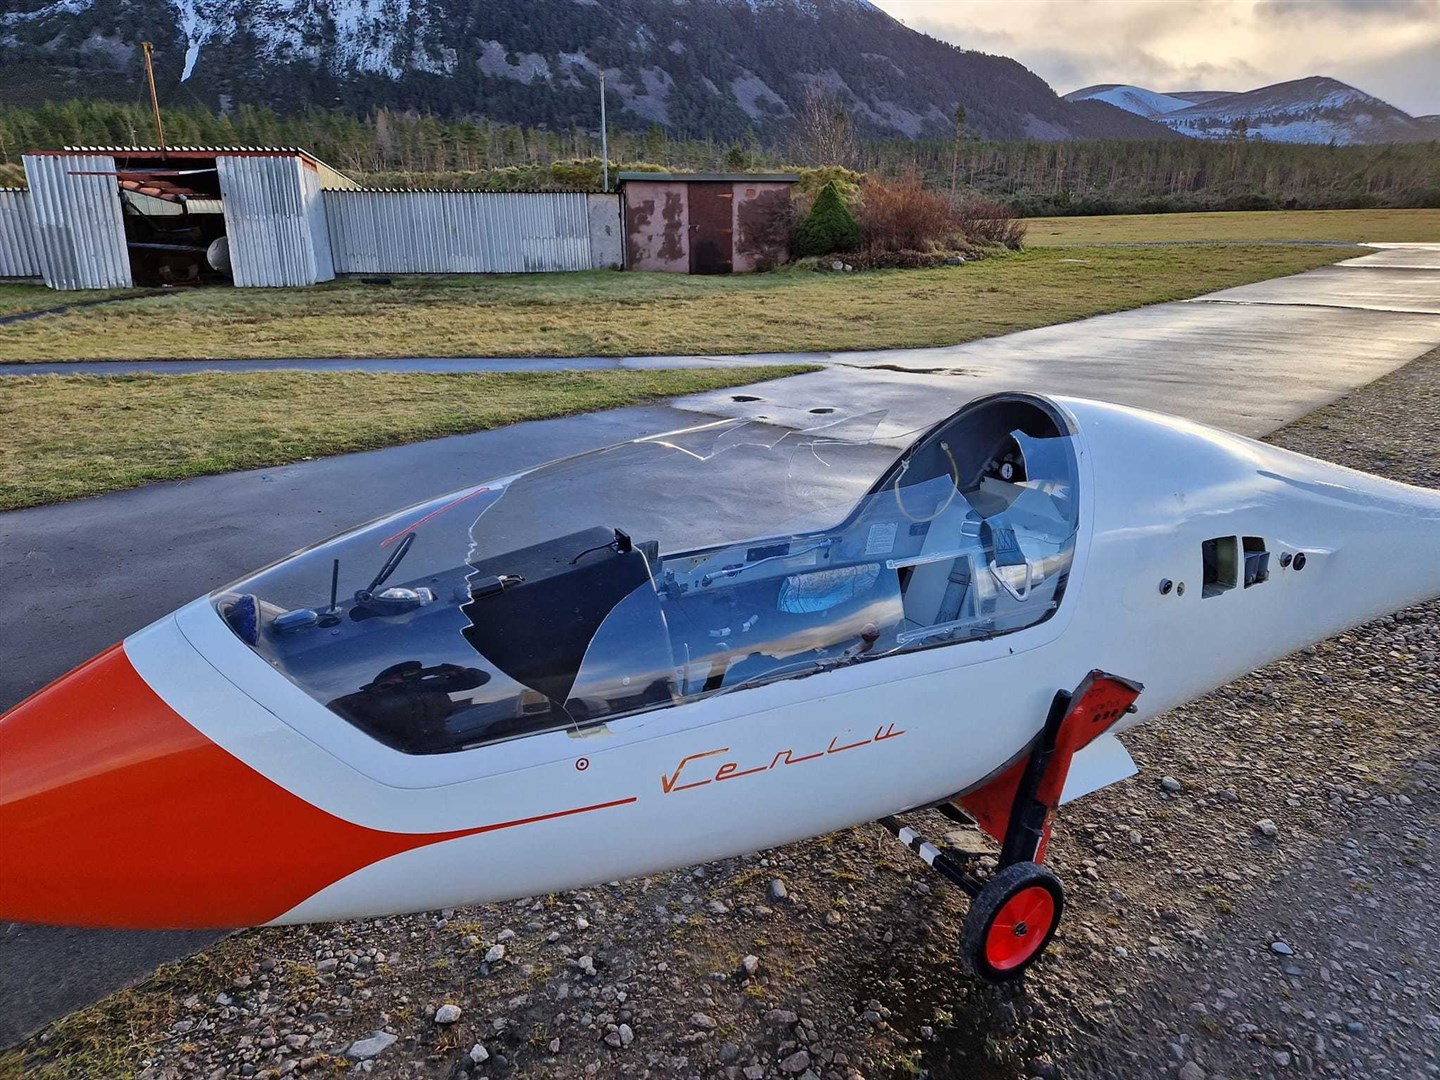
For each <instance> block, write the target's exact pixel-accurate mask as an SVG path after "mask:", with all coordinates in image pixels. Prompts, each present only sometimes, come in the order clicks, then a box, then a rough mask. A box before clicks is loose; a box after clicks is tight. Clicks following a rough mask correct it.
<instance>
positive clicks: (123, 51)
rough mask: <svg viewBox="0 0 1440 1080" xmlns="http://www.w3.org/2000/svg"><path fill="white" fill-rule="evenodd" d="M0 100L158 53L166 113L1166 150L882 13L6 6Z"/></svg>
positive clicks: (524, 5) (673, 3)
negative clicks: (421, 116)
mask: <svg viewBox="0 0 1440 1080" xmlns="http://www.w3.org/2000/svg"><path fill="white" fill-rule="evenodd" d="M6 7H7V8H8V13H6V14H3V15H0V103H5V102H7V101H8V102H11V103H17V104H18V103H24V104H32V103H36V102H38V101H40V100H45V99H54V98H57V97H74V96H76V95H88V96H95V97H108V98H113V99H119V100H124V101H134V100H136V96H137V94H138V93H140V92H141V81H140V80H141V76H140V71H141V67H140V57H139V49H138V43H139V42H140V41H153V42H154V43H155V46H156V49H155V56H156V63H157V77H158V78H159V80H160V83H161V100H162V103H163V102H167V101H173V102H176V103H181V102H184V103H190V104H193V103H196V102H203V103H205V104H208V105H212V106H218V107H225V106H228V105H230V104H233V103H241V102H243V103H254V104H268V105H272V106H275V107H277V108H280V109H294V108H297V107H300V106H303V105H307V104H313V105H319V106H327V107H334V106H341V107H344V108H347V109H350V110H352V111H357V112H363V111H367V110H369V109H371V108H374V107H377V106H382V105H383V106H387V107H390V108H398V109H411V110H417V111H421V112H430V113H434V114H438V115H444V116H455V115H483V116H487V117H489V118H491V119H493V120H497V121H505V122H515V123H525V124H531V125H548V126H551V127H555V128H568V127H570V126H572V125H576V126H580V127H583V128H587V129H588V128H595V127H597V126H598V123H597V118H596V116H595V113H596V100H597V91H596V84H597V81H598V76H599V73H600V72H601V71H603V72H604V73H605V75H606V83H607V88H608V90H609V92H610V97H609V101H610V106H611V113H610V115H611V121H612V123H616V124H620V125H624V126H628V127H632V128H646V127H649V126H650V125H652V124H658V125H661V126H662V127H664V128H666V129H668V130H670V131H672V132H675V133H677V134H684V135H692V136H709V137H713V138H720V139H739V138H743V137H745V136H746V135H747V134H748V133H750V132H754V133H756V134H757V135H758V136H759V137H761V138H762V139H763V138H771V137H774V136H776V135H778V134H780V133H782V132H783V131H784V129H785V127H786V125H787V122H789V121H791V120H792V118H793V117H794V116H795V114H796V112H797V111H798V110H799V109H800V108H801V106H802V104H803V102H804V100H805V98H806V96H807V94H808V93H809V92H810V91H811V90H812V89H818V90H821V91H824V92H825V93H827V94H830V95H833V96H834V97H835V98H837V99H838V100H840V101H841V102H842V103H843V104H844V106H845V108H846V110H847V112H848V113H849V115H850V116H851V117H852V119H853V120H854V122H855V125H856V127H857V128H858V129H859V130H860V132H861V133H862V134H865V135H868V136H880V137H901V136H908V137H920V136H942V137H949V136H950V135H951V134H952V133H953V130H954V129H953V123H952V117H953V115H954V111H955V106H956V105H957V103H963V104H964V106H965V109H966V113H967V119H968V125H969V128H970V130H971V131H972V132H973V133H975V134H978V135H982V136H986V137H990V138H1022V137H1028V138H1035V139H1047V140H1055V139H1071V138H1094V137H1135V138H1155V137H1157V136H1161V137H1164V136H1167V135H1168V133H1167V131H1166V130H1165V129H1164V128H1160V127H1157V126H1156V125H1154V124H1151V123H1150V122H1148V121H1147V120H1145V119H1143V118H1138V117H1136V116H1134V115H1132V114H1131V113H1129V112H1127V111H1125V110H1123V109H1117V108H1114V107H1113V106H1111V105H1109V104H1108V103H1104V102H1078V103H1072V102H1067V101H1063V100H1061V99H1060V98H1059V97H1058V96H1057V95H1056V94H1055V93H1054V91H1052V90H1051V89H1050V87H1049V86H1048V85H1046V83H1045V82H1044V81H1043V80H1042V79H1040V78H1039V77H1038V76H1036V75H1034V74H1032V73H1031V72H1030V71H1028V70H1026V69H1025V68H1024V67H1022V66H1021V65H1020V64H1018V63H1016V62H1015V61H1014V60H1010V59H1007V58H1005V57H1001V56H990V55H987V54H985V53H980V52H971V51H966V50H962V49H958V48H956V47H954V46H952V45H948V44H946V43H944V42H941V41H938V40H936V39H935V38H931V37H927V36H926V35H924V34H920V33H918V32H916V31H913V30H910V29H909V28H907V27H905V26H904V25H902V24H901V23H899V22H898V21H896V20H895V19H893V18H891V17H890V16H888V15H886V14H884V13H883V12H881V11H880V10H879V9H878V8H875V7H873V6H872V5H871V4H869V3H868V2H867V0H247V2H245V3H235V2H232V0H8V3H7V4H6Z"/></svg>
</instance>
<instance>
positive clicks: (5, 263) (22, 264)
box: [0, 188, 40, 278]
mask: <svg viewBox="0 0 1440 1080" xmlns="http://www.w3.org/2000/svg"><path fill="white" fill-rule="evenodd" d="M39 276H40V249H39V247H37V246H36V244H35V228H34V226H33V225H32V224H31V221H30V192H29V191H27V190H26V189H25V188H0V278H16V277H18V278H36V277H39Z"/></svg>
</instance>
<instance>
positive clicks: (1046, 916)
mask: <svg viewBox="0 0 1440 1080" xmlns="http://www.w3.org/2000/svg"><path fill="white" fill-rule="evenodd" d="M1142 689H1143V687H1142V686H1141V685H1140V684H1139V683H1137V682H1133V681H1131V680H1129V679H1122V678H1120V677H1119V676H1117V675H1110V674H1107V673H1106V672H1103V671H1098V670H1097V671H1092V672H1090V673H1089V674H1088V675H1086V676H1085V678H1084V679H1082V680H1081V682H1080V685H1079V686H1077V687H1076V688H1075V690H1074V691H1073V692H1067V691H1064V690H1062V691H1060V692H1059V693H1057V694H1056V695H1055V698H1054V700H1053V701H1051V703H1050V713H1049V715H1048V716H1047V717H1046V718H1045V727H1044V728H1043V729H1042V730H1041V732H1040V734H1039V736H1038V737H1037V738H1036V740H1035V742H1034V744H1033V745H1032V746H1031V748H1030V752H1029V753H1028V754H1027V755H1026V756H1024V757H1022V758H1021V759H1020V760H1019V761H1017V762H1015V764H1014V765H1012V766H1010V767H1009V768H1007V769H1005V770H1004V771H1003V772H1001V773H999V774H997V775H996V776H994V777H992V778H991V779H989V780H987V781H986V782H985V783H984V784H982V785H981V786H980V787H978V788H976V789H975V790H973V791H971V792H969V793H967V794H965V795H961V796H959V797H958V798H955V799H953V800H949V801H946V802H944V803H941V804H940V805H939V806H937V807H936V809H938V810H940V812H941V813H943V814H945V816H946V817H949V818H951V819H952V820H954V821H959V822H963V823H964V824H967V825H969V824H972V823H973V824H975V825H978V826H979V827H980V829H981V830H982V831H983V832H985V833H986V834H988V835H989V836H990V837H991V838H992V839H993V840H995V841H996V842H997V843H998V844H999V845H1000V860H999V867H998V868H997V869H996V871H995V873H994V874H993V875H990V876H988V877H986V876H982V875H981V874H979V873H977V872H976V871H975V870H974V869H973V868H971V867H970V866H967V865H965V864H964V863H962V862H960V861H957V860H956V859H954V858H952V857H951V856H949V855H947V854H945V853H944V852H943V851H941V850H940V849H939V848H937V847H936V846H935V845H934V844H931V843H930V842H929V841H927V840H925V839H923V838H922V837H921V836H919V835H918V834H917V833H916V832H915V831H914V830H913V829H911V828H909V827H908V826H904V825H901V824H900V823H899V822H898V821H897V820H895V818H893V817H890V818H883V819H882V820H881V822H880V824H882V825H884V826H885V828H887V829H889V830H890V832H891V833H892V834H893V835H894V836H895V837H896V839H898V840H899V841H900V842H901V843H902V844H904V845H905V846H906V847H908V848H909V849H910V850H911V851H913V852H914V853H915V854H917V855H919V856H920V858H921V859H923V860H924V861H925V862H926V863H927V864H928V865H929V866H930V867H931V869H933V870H934V871H935V872H936V873H938V874H939V875H940V876H941V877H943V878H945V879H946V880H947V881H949V882H950V883H951V884H953V885H955V886H957V887H958V888H960V889H961V890H963V891H964V892H965V894H966V895H967V896H969V897H970V901H971V902H970V911H969V913H968V914H967V915H966V917H965V933H964V939H963V952H964V955H965V959H966V962H967V963H968V964H969V965H970V967H971V968H972V969H973V970H974V971H975V973H976V974H977V975H979V976H980V977H981V978H984V979H986V980H988V981H990V982H1004V981H1006V980H1008V979H1013V978H1016V977H1017V976H1019V975H1020V974H1021V973H1022V972H1024V971H1025V969H1026V968H1028V967H1029V966H1030V965H1031V964H1033V963H1034V962H1035V961H1036V960H1037V959H1039V957H1040V954H1041V953H1042V952H1044V951H1045V946H1047V945H1048V944H1049V943H1050V939H1051V938H1052V937H1053V936H1054V935H1055V929H1056V927H1057V926H1058V925H1059V923H1060V916H1061V914H1062V913H1063V911H1064V909H1065V892H1064V889H1063V888H1062V887H1061V884H1060V879H1059V878H1057V877H1056V876H1055V875H1054V874H1053V873H1051V872H1050V870H1049V869H1047V868H1046V867H1045V866H1044V865H1043V864H1044V861H1045V849H1046V847H1047V845H1048V844H1049V842H1050V829H1051V825H1052V824H1053V822H1054V818H1055V811H1056V809H1057V808H1058V807H1059V805H1060V794H1061V792H1062V791H1064V789H1065V779H1066V777H1067V776H1068V775H1069V773H1070V762H1071V759H1073V758H1074V756H1075V755H1076V754H1077V753H1079V752H1080V751H1081V750H1083V749H1084V748H1085V747H1087V746H1089V745H1090V743H1091V742H1093V741H1094V740H1095V739H1096V738H1097V737H1099V736H1100V735H1102V734H1104V733H1105V732H1106V731H1108V730H1109V729H1110V728H1111V727H1112V726H1113V725H1114V724H1115V722H1116V721H1117V720H1119V719H1120V718H1121V717H1122V716H1124V715H1125V714H1126V713H1128V712H1133V711H1134V708H1135V701H1136V699H1137V698H1138V697H1139V696H1140V691H1141V690H1142ZM957 804H958V805H957Z"/></svg>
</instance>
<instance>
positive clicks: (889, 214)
mask: <svg viewBox="0 0 1440 1080" xmlns="http://www.w3.org/2000/svg"><path fill="white" fill-rule="evenodd" d="M861 194H862V198H863V201H862V202H861V204H860V210H859V215H858V217H859V223H860V237H861V242H862V244H863V246H864V248H865V250H866V251H868V252H871V253H878V252H899V251H907V252H921V251H934V250H938V249H942V248H949V247H950V246H951V244H950V240H951V236H952V234H953V233H954V232H955V228H954V222H953V220H952V218H953V213H952V210H951V206H950V202H949V200H948V199H946V198H945V196H943V195H941V194H939V193H938V192H934V191H926V190H925V186H924V185H923V184H922V183H921V182H920V177H919V175H918V174H916V173H910V174H908V175H907V176H904V177H902V178H901V179H899V180H891V181H885V180H880V179H877V178H874V177H870V178H867V179H866V181H865V186H864V187H863V188H862V189H861Z"/></svg>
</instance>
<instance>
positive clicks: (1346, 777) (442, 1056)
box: [0, 350, 1440, 1080]
mask: <svg viewBox="0 0 1440 1080" xmlns="http://www.w3.org/2000/svg"><path fill="white" fill-rule="evenodd" d="M1273 441H1274V442H1277V443H1279V444H1281V445H1285V446H1289V447H1292V448H1295V449H1298V450H1301V451H1304V452H1307V453H1312V454H1315V455H1316V456H1319V457H1324V458H1328V459H1330V460H1334V461H1339V462H1343V463H1345V464H1349V465H1354V466H1356V467H1359V468H1364V469H1368V470H1371V471H1374V472H1379V473H1383V474H1386V475H1390V476H1393V477H1395V478H1397V479H1402V480H1407V481H1410V482H1414V483H1423V484H1428V485H1431V486H1440V453H1437V450H1436V447H1437V446H1440V350H1437V351H1436V352H1433V353H1431V354H1429V355H1428V356H1426V357H1423V358H1421V359H1420V360H1418V361H1416V362H1415V363H1413V364H1411V365H1410V366H1409V367H1407V368H1406V369H1404V370H1403V371H1401V372H1398V373H1396V374H1395V375H1393V376H1391V377H1389V378H1387V379H1384V380H1382V381H1380V382H1378V383H1375V384H1373V385H1371V386H1369V387H1366V388H1364V389H1362V390H1360V391H1357V392H1356V393H1354V394H1353V395H1351V396H1350V397H1349V398H1347V399H1345V400H1344V401H1341V402H1339V403H1337V404H1335V405H1333V406H1330V407H1327V408H1325V409H1322V410H1320V411H1319V412H1317V413H1315V414H1312V415H1311V416H1309V417H1307V418H1305V419H1304V420H1301V421H1299V422H1298V423H1296V424H1294V425H1291V426H1290V427H1288V428H1286V429H1284V430H1282V431H1280V432H1279V433H1277V434H1276V435H1275V436H1274V437H1273ZM1387 569H1389V568H1387V567H1385V565H1384V562H1383V559H1379V558H1377V570H1380V571H1381V572H1386V570H1387ZM1437 650H1440V603H1432V604H1428V605H1424V606H1421V607H1418V608H1414V609H1412V610H1410V611H1406V612H1403V613H1401V614H1399V615H1397V616H1395V617H1393V618H1387V619H1382V620H1380V621H1379V622H1378V623H1375V624H1372V625H1370V626H1366V627H1363V628H1360V629H1358V630H1355V631H1353V632H1351V633H1349V634H1345V635H1342V636H1341V637H1339V638H1336V639H1334V640H1331V641H1328V642H1325V643H1323V644H1321V645H1319V646H1316V647H1314V648H1312V649H1308V650H1306V651H1305V652H1304V653H1302V654H1299V655H1297V656H1294V657H1291V658H1289V659H1287V660H1284V661H1281V662H1279V663H1277V664H1274V665H1271V666H1270V667H1268V668H1266V669H1265V670H1263V671H1261V672H1259V673H1257V674H1255V675H1252V676H1250V677H1248V678H1245V679H1242V680H1240V681H1239V682H1236V683H1234V684H1232V685H1231V686H1228V687H1226V688H1224V689H1223V690H1221V691H1218V692H1217V693H1215V694H1212V695H1210V696H1209V697H1207V698H1205V699H1204V700H1202V701H1200V702H1197V703H1195V704H1192V705H1190V706H1187V707H1185V708H1183V709H1179V710H1176V711H1175V712H1173V713H1171V714H1169V715H1167V716H1165V717H1163V718H1161V719H1160V720H1158V721H1156V722H1154V723H1152V724H1150V725H1148V726H1147V727H1145V728H1143V729H1140V730H1138V731H1135V732H1132V733H1130V734H1128V735H1127V736H1126V742H1127V745H1128V746H1129V747H1130V749H1131V752H1132V754H1133V756H1134V757H1135V759H1136V761H1137V762H1138V763H1139V764H1140V766H1141V773H1140V775H1139V776H1138V777H1136V778H1135V779H1133V780H1131V781H1128V782H1126V783H1124V784H1120V785H1117V786H1115V787H1113V788H1110V789H1107V790H1105V791H1102V792H1099V793H1097V794H1096V795H1094V796H1091V797H1089V798H1086V799H1084V800H1082V801H1080V802H1078V803H1075V804H1072V805H1071V806H1069V807H1067V808H1066V809H1065V811H1063V812H1062V815H1061V819H1060V826H1059V830H1058V832H1057V835H1056V840H1055V843H1054V844H1053V845H1052V847H1051V849H1050V850H1051V854H1050V862H1051V865H1052V866H1053V867H1054V868H1055V870H1056V871H1057V872H1058V873H1059V874H1060V875H1061V877H1062V878H1064V880H1065V882H1066V887H1067V895H1068V900H1069V904H1068V908H1067V912H1066V916H1065V922H1064V924H1063V925H1062V927H1061V932H1060V937H1059V938H1057V940H1056V942H1055V943H1054V945H1053V946H1052V948H1051V951H1050V953H1049V954H1048V955H1047V958H1046V959H1045V960H1044V961H1042V962H1041V964H1039V965H1038V966H1037V967H1036V968H1035V969H1034V970H1033V971H1032V973H1031V974H1030V975H1029V976H1028V977H1027V978H1026V979H1025V980H1024V982H1023V983H1022V984H1020V985H1018V986H1011V987H1008V988H1004V989H999V990H997V989H992V988H990V987H987V986H984V985H981V984H978V983H976V982H975V981H974V980H973V979H971V978H970V977H968V976H966V975H965V974H964V973H963V971H962V970H961V969H960V965H959V961H958V959H957V946H958V942H959V935H960V927H961V923H962V920H963V917H964V912H965V902H964V900H963V898H961V897H960V896H958V895H957V894H956V893H955V891H954V890H951V889H948V888H946V887H944V886H942V885H941V884H940V883H939V882H938V879H935V878H933V877H931V876H929V871H927V870H926V869H925V868H924V867H923V866H922V865H921V864H920V863H919V862H918V861H916V860H915V859H914V858H913V856H911V855H910V854H909V853H907V852H905V851H904V850H903V849H901V848H900V847H899V846H898V845H897V844H896V843H895V842H894V841H893V840H891V839H890V837H889V835H888V834H886V833H885V832H883V831H882V830H881V829H880V828H879V827H877V826H866V827H861V828H857V829H852V830H849V831H847V832H844V833H839V834H835V835H832V836H827V837H822V838H820V839H817V840H813V841H810V842H808V843H804V844H799V845H795V846H793V847H789V848H784V849H781V850H778V851H773V852H766V853H762V854H760V855H756V856H752V857H750V858H746V859H737V860H729V861H726V862H722V863H715V864H711V865H707V866H703V867H697V868H694V869H691V870H685V871H678V872H676V873H673V874H669V875H663V876H658V877H652V878H648V879H644V880H640V881H631V882H625V883H615V884H611V885H608V886H604V887H599V888H595V889H590V890H585V891H581V892H575V893H568V894H563V895H557V896H550V897H544V898H540V899H537V900H533V901H524V902H520V903H514V904H505V905H497V906H491V907H486V908H476V909H464V910H459V911H453V912H450V911H447V912H435V913H430V914H427V915H422V916H411V917H406V918H395V919H382V920H375V921H369V922H363V923H350V924H344V925H339V926H327V927H304V928H295V929H288V930H268V931H257V932H249V933H245V934H241V935H237V936H235V937H233V938H230V939H228V940H227V941H225V942H223V943H221V944H220V945H219V946H217V947H216V948H215V949H212V950H211V951H210V952H209V953H207V954H204V955H202V956H200V957H197V958H195V959H192V960H190V961H186V962H185V963H183V964H181V965H178V966H176V967H174V968H170V969H165V970H162V971H161V972H160V973H159V974H158V975H157V976H156V977H155V978H153V979H151V980H150V981H149V982H147V983H145V984H142V985H141V986H140V987H137V988H134V989H132V990H128V991H122V992H121V993H119V994H117V995H114V996H112V997H111V998H109V999H107V1000H106V1001H104V1002H102V1003H100V1004H99V1005H97V1006H95V1007H94V1008H92V1009H89V1010H85V1011H83V1012H81V1013H78V1014H75V1015H74V1016H72V1017H69V1018H67V1019H66V1020H64V1021H61V1022H60V1023H58V1024H56V1025H54V1026H53V1027H51V1028H50V1029H48V1030H47V1031H46V1032H44V1033H42V1034H41V1035H40V1036H39V1037H38V1038H37V1039H35V1040H33V1041H32V1042H31V1043H30V1044H28V1046H27V1047H25V1048H24V1049H23V1050H22V1051H21V1052H20V1053H19V1054H12V1055H10V1056H8V1057H6V1056H0V1077H6V1076H9V1075H12V1074H13V1075H15V1076H19V1075H22V1074H24V1075H31V1074H39V1075H44V1074H47V1073H48V1074H53V1075H65V1076H72V1075H73V1076H81V1075H93V1076H115V1075H123V1074H126V1073H131V1072H133V1073H136V1074H138V1075H140V1076H142V1077H145V1078H147V1080H161V1078H167V1080H168V1078H172V1077H190V1076H202V1077H210V1076H213V1077H217V1078H219V1077H231V1076H241V1077H248V1076H259V1077H272V1076H284V1075H344V1074H358V1075H362V1076H364V1075H369V1076H376V1077H381V1076H384V1077H392V1076H393V1077H432V1076H433V1077H447V1078H452V1080H453V1078H460V1077H509V1076H520V1077H574V1076H603V1077H636V1078H642V1077H655V1078H660V1077H667V1078H668V1077H677V1078H689V1077H711V1076H719V1077H725V1078H726V1080H740V1078H742V1077H743V1078H745V1080H759V1078H762V1077H781V1078H784V1077H798V1078H801V1080H818V1078H825V1080H854V1078H856V1077H914V1076H923V1077H931V1078H934V1080H951V1078H953V1080H959V1078H962V1077H963V1078H966V1080H1012V1078H1016V1080H1028V1078H1032V1077H1040V1078H1042V1080H1070V1078H1077V1080H1080V1078H1087V1077H1097V1078H1099V1077H1145V1078H1150V1077H1164V1078H1167V1080H1168V1078H1171V1077H1178V1078H1179V1080H1214V1078H1215V1077H1225V1078H1239V1077H1275V1078H1285V1077H1292V1076H1294V1077H1306V1076H1316V1077H1367V1078H1370V1077H1373V1078H1377V1080H1385V1078H1395V1080H1399V1078H1406V1080H1409V1078H1418V1077H1426V1076H1437V1075H1440V1016H1437V1013H1440V986H1437V983H1440V948H1437V945H1436V936H1437V931H1440V916H1437V913H1436V908H1435V905H1434V904H1432V903H1431V902H1430V896H1429V890H1430V888H1431V882H1432V880H1433V878H1434V866H1433V861H1434V858H1435V856H1434V853H1433V850H1432V848H1431V844H1432V843H1433V841H1434V838H1435V837H1436V836H1437V835H1440V829H1437V820H1440V815H1437V808H1440V768H1437V762H1440V755H1437V747H1440V739H1437V735H1436V724H1435V721H1436V716H1437V703H1440V664H1437V660H1436V653H1437ZM917 824H918V825H919V827H920V828H921V829H922V831H927V830H928V831H929V833H930V834H931V835H932V836H937V837H938V836H940V835H942V834H943V833H944V832H945V831H946V829H947V827H948V826H947V825H946V823H945V822H944V821H943V819H941V818H939V817H937V816H931V817H929V818H927V819H925V820H922V821H919V822H917ZM1272 833H1273V835H1271V834H1272ZM0 1008H3V1003H0Z"/></svg>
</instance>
